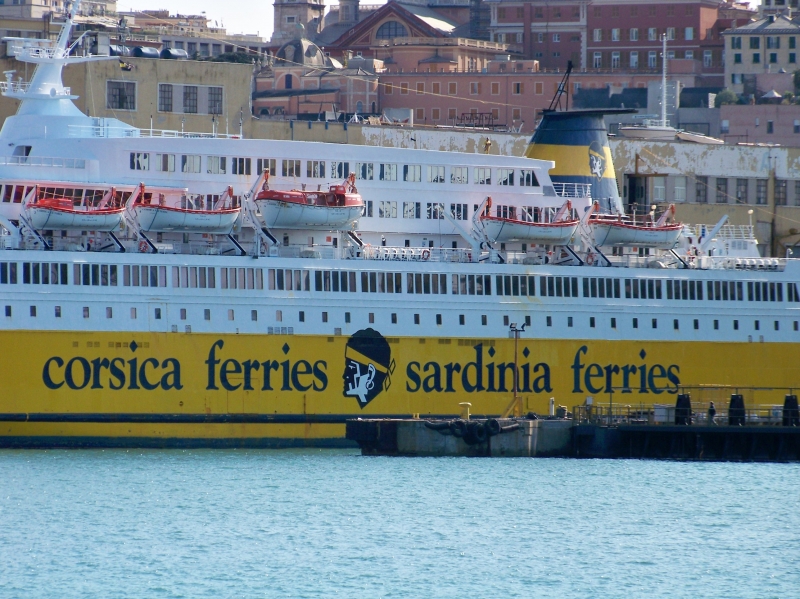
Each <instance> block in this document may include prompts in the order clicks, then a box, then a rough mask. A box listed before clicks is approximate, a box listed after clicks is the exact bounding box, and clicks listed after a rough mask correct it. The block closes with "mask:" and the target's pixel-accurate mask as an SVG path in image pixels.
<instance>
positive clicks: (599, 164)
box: [589, 141, 606, 179]
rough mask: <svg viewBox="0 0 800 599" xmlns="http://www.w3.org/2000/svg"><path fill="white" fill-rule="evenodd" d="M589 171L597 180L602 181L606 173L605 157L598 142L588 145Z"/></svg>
mask: <svg viewBox="0 0 800 599" xmlns="http://www.w3.org/2000/svg"><path fill="white" fill-rule="evenodd" d="M589 170H590V171H591V172H592V174H593V175H594V176H595V177H597V178H598V179H602V178H603V173H604V172H606V155H605V152H604V151H603V146H601V145H600V142H599V141H593V142H592V143H591V144H589Z"/></svg>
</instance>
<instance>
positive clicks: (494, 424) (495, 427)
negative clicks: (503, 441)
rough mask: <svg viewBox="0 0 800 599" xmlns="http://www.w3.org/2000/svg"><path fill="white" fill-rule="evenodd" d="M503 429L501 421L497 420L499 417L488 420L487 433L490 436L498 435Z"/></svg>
mask: <svg viewBox="0 0 800 599" xmlns="http://www.w3.org/2000/svg"><path fill="white" fill-rule="evenodd" d="M501 431H502V427H501V426H500V423H499V422H498V421H497V418H489V420H487V421H486V434H487V435H488V436H490V437H494V436H496V435H499V434H500V432H501Z"/></svg>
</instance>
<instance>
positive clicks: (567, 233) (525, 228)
mask: <svg viewBox="0 0 800 599" xmlns="http://www.w3.org/2000/svg"><path fill="white" fill-rule="evenodd" d="M486 205H487V207H488V208H491V207H492V202H491V198H489V199H488V200H487V204H486ZM571 214H572V203H571V202H570V201H569V200H567V201H566V202H565V203H564V205H563V206H561V208H559V210H558V212H557V213H556V215H555V216H554V217H553V219H552V220H551V221H550V222H531V221H526V220H519V219H517V218H504V217H501V216H490V215H488V214H484V215H482V216H481V217H480V222H481V226H482V227H483V232H484V233H485V234H486V236H487V237H488V238H489V241H491V242H492V243H505V242H508V241H522V242H525V243H531V244H540V245H568V244H569V242H570V240H571V239H572V237H573V236H574V235H575V231H576V230H577V228H578V224H579V223H580V221H579V220H578V219H577V218H571Z"/></svg>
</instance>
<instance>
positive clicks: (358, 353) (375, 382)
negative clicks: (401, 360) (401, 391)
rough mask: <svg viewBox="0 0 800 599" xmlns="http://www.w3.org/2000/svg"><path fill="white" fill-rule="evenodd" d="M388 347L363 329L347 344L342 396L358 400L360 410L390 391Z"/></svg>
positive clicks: (391, 368) (375, 334) (380, 337)
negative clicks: (382, 393) (379, 395)
mask: <svg viewBox="0 0 800 599" xmlns="http://www.w3.org/2000/svg"><path fill="white" fill-rule="evenodd" d="M394 366H395V365H394V360H392V349H391V348H390V347H389V343H388V342H387V341H386V339H384V338H383V335H381V334H380V333H379V332H378V331H376V330H374V329H362V330H360V331H358V332H356V333H355V334H354V335H353V336H352V337H350V339H349V340H348V341H347V346H346V347H345V350H344V374H342V378H343V379H344V394H345V396H346V397H355V398H357V399H358V405H359V406H361V407H362V408H363V407H364V406H366V405H367V404H368V403H369V402H371V401H372V400H373V399H375V397H376V396H377V395H378V394H379V393H380V392H381V391H385V390H388V389H389V385H390V384H391V376H392V373H393V372H394Z"/></svg>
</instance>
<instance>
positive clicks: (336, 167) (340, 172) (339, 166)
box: [331, 161, 350, 179]
mask: <svg viewBox="0 0 800 599" xmlns="http://www.w3.org/2000/svg"><path fill="white" fill-rule="evenodd" d="M349 176H350V163H349V162H336V161H331V178H332V179H347V177H349Z"/></svg>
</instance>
